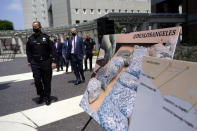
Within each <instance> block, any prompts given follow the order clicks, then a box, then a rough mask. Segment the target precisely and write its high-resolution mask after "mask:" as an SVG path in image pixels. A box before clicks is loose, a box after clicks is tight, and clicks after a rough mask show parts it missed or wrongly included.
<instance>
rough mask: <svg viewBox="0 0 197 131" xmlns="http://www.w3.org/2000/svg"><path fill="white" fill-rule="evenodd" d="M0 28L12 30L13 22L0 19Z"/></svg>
mask: <svg viewBox="0 0 197 131" xmlns="http://www.w3.org/2000/svg"><path fill="white" fill-rule="evenodd" d="M0 30H14V27H13V23H12V22H10V21H8V20H0Z"/></svg>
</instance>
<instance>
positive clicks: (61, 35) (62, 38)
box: [59, 34, 64, 43]
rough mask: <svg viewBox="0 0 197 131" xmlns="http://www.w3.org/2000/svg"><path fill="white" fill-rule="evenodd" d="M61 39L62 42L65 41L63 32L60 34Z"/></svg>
mask: <svg viewBox="0 0 197 131" xmlns="http://www.w3.org/2000/svg"><path fill="white" fill-rule="evenodd" d="M59 39H60V42H62V43H63V42H64V37H63V34H59Z"/></svg>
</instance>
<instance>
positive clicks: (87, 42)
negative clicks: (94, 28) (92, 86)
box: [84, 38, 95, 70]
mask: <svg viewBox="0 0 197 131" xmlns="http://www.w3.org/2000/svg"><path fill="white" fill-rule="evenodd" d="M84 45H85V50H86V59H85V70H87V69H88V66H87V59H89V62H90V70H92V57H93V54H92V51H93V48H94V45H95V42H94V41H93V39H92V38H89V39H86V40H85V41H84Z"/></svg>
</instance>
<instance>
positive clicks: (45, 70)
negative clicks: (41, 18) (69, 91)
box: [26, 33, 55, 99]
mask: <svg viewBox="0 0 197 131" xmlns="http://www.w3.org/2000/svg"><path fill="white" fill-rule="evenodd" d="M26 53H27V60H28V62H29V63H31V69H32V72H33V77H34V81H35V86H36V89H37V94H38V95H40V97H43V98H44V97H45V98H46V99H50V95H51V78H52V67H51V64H52V62H53V63H55V51H54V46H53V43H52V42H51V41H50V39H49V36H48V35H46V34H43V33H40V34H39V35H35V34H33V35H31V36H30V37H29V38H28V42H27V45H26Z"/></svg>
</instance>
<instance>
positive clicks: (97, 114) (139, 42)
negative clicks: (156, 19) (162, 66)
mask: <svg viewBox="0 0 197 131" xmlns="http://www.w3.org/2000/svg"><path fill="white" fill-rule="evenodd" d="M179 32H180V27H174V28H166V29H159V30H150V31H142V32H134V33H129V34H116V35H105V36H103V39H102V44H101V48H100V52H99V56H98V58H97V62H96V66H95V68H94V73H93V74H92V78H91V79H90V81H89V83H88V86H87V90H86V91H85V94H84V96H83V98H82V100H81V103H80V106H81V107H82V108H83V109H84V110H85V111H86V112H87V113H88V114H89V115H90V116H91V117H92V118H94V119H95V120H96V121H97V122H98V123H99V124H100V125H101V126H102V127H104V128H105V129H106V130H110V131H111V130H112V131H127V130H128V129H129V125H132V121H130V120H131V118H132V116H133V115H132V114H133V108H134V105H135V100H136V95H137V91H138V88H139V79H140V74H141V72H142V59H143V57H144V56H153V57H158V58H167V59H172V58H173V55H174V52H175V48H176V44H177V43H178V38H179Z"/></svg>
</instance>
